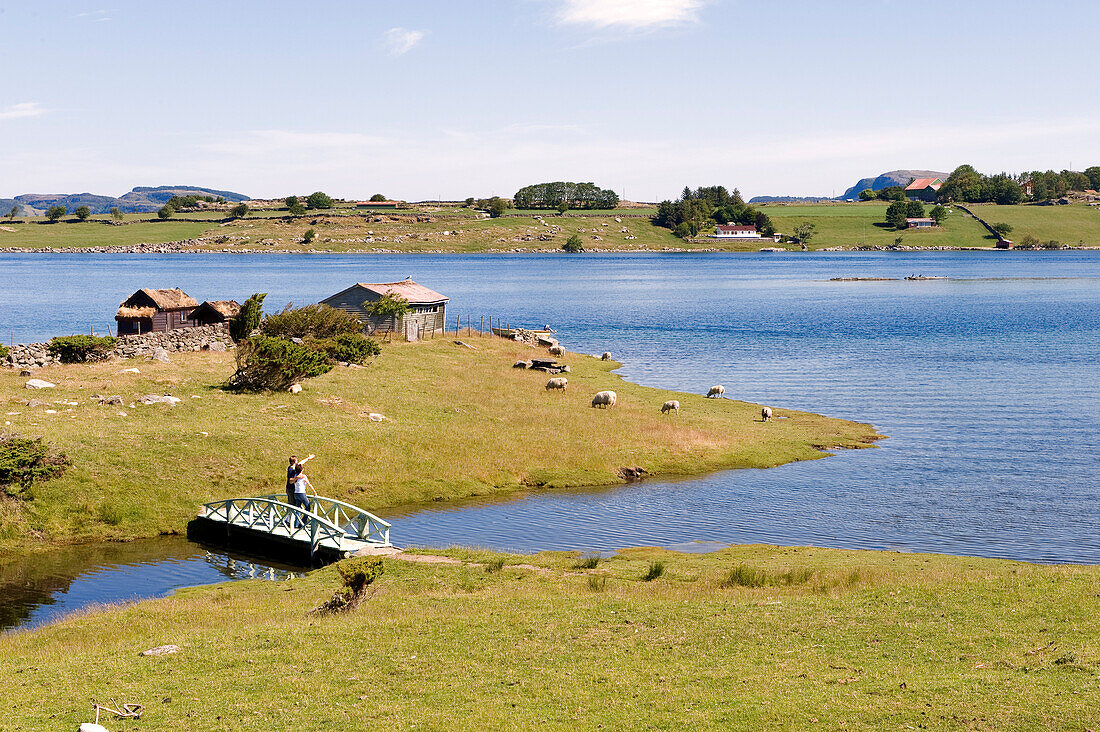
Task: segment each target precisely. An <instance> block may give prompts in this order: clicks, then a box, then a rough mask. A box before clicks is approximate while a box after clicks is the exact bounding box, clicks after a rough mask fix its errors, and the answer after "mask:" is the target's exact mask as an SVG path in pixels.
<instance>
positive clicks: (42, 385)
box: [26, 379, 54, 389]
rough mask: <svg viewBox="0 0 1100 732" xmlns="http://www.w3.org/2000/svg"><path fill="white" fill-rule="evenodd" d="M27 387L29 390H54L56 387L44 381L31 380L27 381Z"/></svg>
mask: <svg viewBox="0 0 1100 732" xmlns="http://www.w3.org/2000/svg"><path fill="white" fill-rule="evenodd" d="M26 387H27V388H28V389H52V388H53V387H54V385H53V384H51V383H50V382H48V381H45V380H43V379H30V380H29V381H27V383H26Z"/></svg>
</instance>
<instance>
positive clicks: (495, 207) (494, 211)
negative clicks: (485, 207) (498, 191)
mask: <svg viewBox="0 0 1100 732" xmlns="http://www.w3.org/2000/svg"><path fill="white" fill-rule="evenodd" d="M507 210H508V204H506V203H505V202H504V199H502V198H498V197H496V196H493V198H492V199H491V200H490V201H489V217H490V218H494V219H499V218H500V217H501V216H503V215H504V212H505V211H507Z"/></svg>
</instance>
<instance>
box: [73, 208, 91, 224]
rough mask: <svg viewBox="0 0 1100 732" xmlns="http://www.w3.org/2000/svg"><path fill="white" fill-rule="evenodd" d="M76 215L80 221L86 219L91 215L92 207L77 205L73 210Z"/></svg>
mask: <svg viewBox="0 0 1100 732" xmlns="http://www.w3.org/2000/svg"><path fill="white" fill-rule="evenodd" d="M73 213H75V214H76V217H77V218H78V219H80V220H81V221H87V220H88V217H89V216H91V215H92V209H90V208H88V207H87V206H77V208H76V211H73Z"/></svg>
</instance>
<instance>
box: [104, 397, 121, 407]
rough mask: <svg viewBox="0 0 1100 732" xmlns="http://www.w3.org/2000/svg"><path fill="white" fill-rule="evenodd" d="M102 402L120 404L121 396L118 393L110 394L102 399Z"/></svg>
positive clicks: (113, 404)
mask: <svg viewBox="0 0 1100 732" xmlns="http://www.w3.org/2000/svg"><path fill="white" fill-rule="evenodd" d="M103 403H104V404H110V405H112V406H117V405H119V404H122V397H120V396H119V395H118V394H112V395H111V396H109V397H107V398H106V399H104V400H103Z"/></svg>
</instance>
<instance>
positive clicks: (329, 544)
mask: <svg viewBox="0 0 1100 732" xmlns="http://www.w3.org/2000/svg"><path fill="white" fill-rule="evenodd" d="M309 502H310V510H308V511H307V510H306V509H304V508H299V507H298V506H292V505H290V504H289V503H287V502H286V496H280V495H267V496H254V497H250V498H227V499H224V500H221V501H211V502H210V503H206V504H203V506H202V508H201V509H200V510H199V513H198V516H196V518H195V521H194V522H192V523H193V524H194V525H195V529H196V530H197V531H196V533H201V534H203V535H205V538H211V537H212V536H213V538H220V537H221V536H222V535H224V537H225V539H226V540H227V541H229V540H234V541H235V543H237V544H240V545H245V544H248V543H255V544H262V543H266V544H269V545H270V544H275V545H281V546H282V547H284V548H286V549H289V550H290V551H291V552H292V553H296V554H298V553H303V552H306V551H308V555H309V558H310V560H317V559H322V560H325V559H340V558H342V557H345V556H348V555H350V554H352V553H354V552H357V551H360V550H363V549H370V548H383V547H392V546H393V545H392V544H391V543H390V524H389V523H388V522H386V521H383V520H382V519H380V518H378V517H377V516H375V515H374V514H372V513H368V512H367V511H364V510H363V509H361V508H359V507H358V506H353V505H351V504H350V503H344V502H343V501H338V500H336V499H335V498H326V497H325V496H309ZM190 528H191V527H189V533H191V531H190ZM199 538H204V537H203V536H200V537H199ZM244 548H247V547H244Z"/></svg>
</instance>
